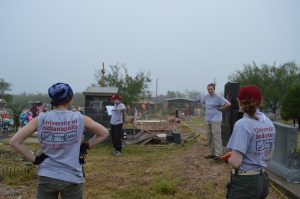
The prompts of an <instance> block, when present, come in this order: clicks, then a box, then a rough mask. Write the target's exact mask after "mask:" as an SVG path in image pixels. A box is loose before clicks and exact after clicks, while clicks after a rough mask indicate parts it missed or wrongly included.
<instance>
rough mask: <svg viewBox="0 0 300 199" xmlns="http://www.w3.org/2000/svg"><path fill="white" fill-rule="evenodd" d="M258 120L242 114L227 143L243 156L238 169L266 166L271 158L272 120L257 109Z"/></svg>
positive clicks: (273, 138)
mask: <svg viewBox="0 0 300 199" xmlns="http://www.w3.org/2000/svg"><path fill="white" fill-rule="evenodd" d="M256 115H257V116H258V117H259V120H255V119H253V118H250V117H249V116H248V114H246V113H245V114H244V116H243V118H242V119H240V120H238V121H237V122H236V123H235V125H234V129H233V132H232V135H231V137H230V139H229V142H228V144H227V148H229V149H233V150H235V151H239V152H241V153H242V154H243V155H244V157H243V161H242V164H241V166H240V168H239V169H241V170H251V169H258V168H266V167H267V162H268V161H269V160H270V158H271V154H272V151H273V149H274V142H275V127H274V124H273V122H272V121H271V120H270V119H269V118H268V117H266V116H265V115H264V114H263V113H262V112H259V110H257V112H256Z"/></svg>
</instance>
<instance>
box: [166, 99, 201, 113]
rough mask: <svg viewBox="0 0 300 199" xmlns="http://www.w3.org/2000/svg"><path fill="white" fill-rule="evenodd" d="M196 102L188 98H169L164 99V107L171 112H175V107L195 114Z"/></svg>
mask: <svg viewBox="0 0 300 199" xmlns="http://www.w3.org/2000/svg"><path fill="white" fill-rule="evenodd" d="M196 103H197V101H196V100H193V99H188V98H169V99H165V100H164V102H163V108H164V110H165V111H167V112H169V113H174V114H175V109H178V110H179V111H181V112H184V113H185V112H189V115H194V109H195V107H196Z"/></svg>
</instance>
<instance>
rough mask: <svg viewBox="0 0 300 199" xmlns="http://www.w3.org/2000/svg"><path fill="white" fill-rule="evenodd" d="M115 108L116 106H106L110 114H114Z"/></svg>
mask: <svg viewBox="0 0 300 199" xmlns="http://www.w3.org/2000/svg"><path fill="white" fill-rule="evenodd" d="M113 108H114V106H106V110H107V114H108V115H112V110H113Z"/></svg>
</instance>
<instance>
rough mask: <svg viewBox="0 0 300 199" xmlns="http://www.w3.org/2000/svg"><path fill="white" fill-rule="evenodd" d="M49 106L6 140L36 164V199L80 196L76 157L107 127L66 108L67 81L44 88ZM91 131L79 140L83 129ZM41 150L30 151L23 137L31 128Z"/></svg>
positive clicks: (102, 136) (81, 178)
mask: <svg viewBox="0 0 300 199" xmlns="http://www.w3.org/2000/svg"><path fill="white" fill-rule="evenodd" d="M48 94H49V97H50V98H51V104H52V105H53V107H54V108H53V110H51V111H48V112H45V113H40V114H39V115H38V117H36V118H34V119H32V120H31V121H30V122H29V123H28V124H27V125H26V126H24V127H22V128H21V129H20V130H19V131H18V132H17V133H16V134H15V135H14V136H13V137H12V138H11V140H10V146H11V147H12V148H13V149H15V150H16V152H17V153H19V154H21V155H22V156H23V157H25V158H26V159H27V160H29V161H31V162H32V163H33V164H35V165H40V166H39V170H38V185H37V198H38V199H57V198H58V196H59V195H60V196H61V198H62V199H81V198H82V195H83V182H84V175H83V170H82V165H81V164H83V163H84V160H82V158H80V156H81V155H85V154H86V153H87V150H88V149H90V148H91V147H93V146H94V145H96V144H98V143H100V142H102V141H103V140H105V139H106V138H107V137H108V130H107V129H106V128H105V127H103V126H102V125H101V124H99V123H97V122H95V121H94V120H92V119H91V118H89V117H87V116H84V115H82V114H81V113H80V112H73V111H70V110H68V109H69V107H70V106H71V104H72V99H73V91H72V89H71V87H70V86H69V85H68V84H65V83H56V84H54V85H52V86H51V87H50V88H49V89H48ZM85 129H86V130H88V131H89V132H92V133H94V134H95V136H94V137H93V138H91V139H90V140H88V141H87V142H85V143H82V144H81V140H82V136H83V132H84V130H85ZM36 131H38V134H37V137H38V140H39V143H40V148H41V151H42V152H41V153H39V154H37V155H34V154H32V153H31V152H30V151H29V150H28V149H27V148H26V147H25V145H24V141H25V140H26V139H27V138H28V137H29V136H31V135H32V134H33V133H34V132H36Z"/></svg>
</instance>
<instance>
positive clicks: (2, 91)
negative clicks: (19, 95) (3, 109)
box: [0, 78, 12, 102]
mask: <svg viewBox="0 0 300 199" xmlns="http://www.w3.org/2000/svg"><path fill="white" fill-rule="evenodd" d="M7 91H11V84H10V83H8V82H6V81H5V80H4V79H3V78H0V99H5V100H6V101H7V102H10V101H11V100H12V95H10V94H7Z"/></svg>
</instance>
